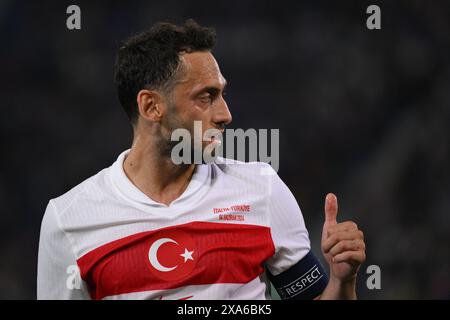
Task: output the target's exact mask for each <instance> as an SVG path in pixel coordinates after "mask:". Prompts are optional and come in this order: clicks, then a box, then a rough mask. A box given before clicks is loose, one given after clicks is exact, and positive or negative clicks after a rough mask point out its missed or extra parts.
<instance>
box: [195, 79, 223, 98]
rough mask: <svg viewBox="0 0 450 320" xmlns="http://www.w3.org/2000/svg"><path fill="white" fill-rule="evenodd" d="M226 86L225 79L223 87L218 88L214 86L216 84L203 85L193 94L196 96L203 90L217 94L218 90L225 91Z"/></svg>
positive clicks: (203, 91)
mask: <svg viewBox="0 0 450 320" xmlns="http://www.w3.org/2000/svg"><path fill="white" fill-rule="evenodd" d="M227 86H228V81H227V80H226V79H225V84H224V86H223V89H220V88H219V87H216V86H206V87H203V88H202V89H200V90H199V91H198V92H197V93H196V94H195V95H196V96H198V95H199V94H202V93H205V92H208V93H211V94H218V93H219V92H220V91H225V89H226V88H227Z"/></svg>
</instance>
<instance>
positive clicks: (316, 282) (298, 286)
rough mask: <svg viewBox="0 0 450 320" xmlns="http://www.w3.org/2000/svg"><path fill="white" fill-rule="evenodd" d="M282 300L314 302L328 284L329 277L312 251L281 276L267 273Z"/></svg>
mask: <svg viewBox="0 0 450 320" xmlns="http://www.w3.org/2000/svg"><path fill="white" fill-rule="evenodd" d="M267 274H268V277H269V280H270V281H271V282H272V283H273V285H274V287H275V289H277V292H278V294H279V295H280V297H281V299H295V300H312V299H314V298H315V297H317V296H318V295H320V294H321V293H322V292H323V290H324V289H325V287H326V286H327V284H328V276H327V274H326V272H325V270H324V269H323V267H322V265H321V264H320V262H319V260H317V258H316V257H315V256H314V254H313V253H312V252H311V251H310V252H308V254H307V255H306V256H305V257H304V258H303V259H301V260H300V261H299V262H297V264H295V265H294V266H292V267H290V268H289V269H288V270H286V271H283V272H282V273H280V274H279V275H276V276H274V275H272V274H271V273H270V272H267Z"/></svg>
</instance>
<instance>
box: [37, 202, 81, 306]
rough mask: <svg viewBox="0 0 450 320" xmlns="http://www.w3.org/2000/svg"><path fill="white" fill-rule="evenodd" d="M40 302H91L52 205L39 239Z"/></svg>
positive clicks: (38, 278)
mask: <svg viewBox="0 0 450 320" xmlns="http://www.w3.org/2000/svg"><path fill="white" fill-rule="evenodd" d="M37 299H39V300H64V299H74V300H81V299H90V298H89V294H88V292H87V288H86V285H85V283H84V282H83V281H82V280H81V278H80V276H79V269H78V266H77V262H76V256H75V254H74V252H73V247H72V245H71V243H70V241H69V238H68V237H67V235H66V234H65V232H64V231H63V230H62V229H61V227H60V225H59V223H58V218H57V216H56V209H55V206H54V204H53V203H52V201H50V202H49V204H48V205H47V209H46V211H45V214H44V218H43V220H42V224H41V233H40V239H39V253H38V270H37Z"/></svg>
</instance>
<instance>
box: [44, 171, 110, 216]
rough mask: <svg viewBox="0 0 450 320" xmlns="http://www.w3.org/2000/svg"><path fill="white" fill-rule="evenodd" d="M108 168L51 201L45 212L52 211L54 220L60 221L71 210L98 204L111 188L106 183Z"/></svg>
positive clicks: (107, 182)
mask: <svg viewBox="0 0 450 320" xmlns="http://www.w3.org/2000/svg"><path fill="white" fill-rule="evenodd" d="M110 168H111V167H108V168H105V169H103V170H101V171H100V172H98V173H97V174H95V175H93V176H91V177H89V178H87V179H85V180H84V181H82V182H81V183H79V184H78V185H76V186H74V187H73V188H72V189H70V190H68V191H67V192H65V193H64V194H62V195H60V196H58V197H56V198H53V199H51V200H50V201H49V204H48V207H47V211H49V210H50V211H53V214H54V215H55V218H56V219H57V220H60V219H61V217H62V216H64V215H65V214H66V212H69V211H70V209H72V208H76V207H78V206H80V205H83V204H86V203H88V202H92V201H95V202H98V203H100V202H101V201H102V198H104V197H105V195H106V194H108V193H109V189H110V188H111V184H110V183H109V181H108V179H109V170H110ZM46 213H47V212H46Z"/></svg>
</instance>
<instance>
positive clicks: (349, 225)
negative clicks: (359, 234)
mask: <svg viewBox="0 0 450 320" xmlns="http://www.w3.org/2000/svg"><path fill="white" fill-rule="evenodd" d="M355 230H358V225H357V224H356V223H354V222H353V221H345V222H341V223H338V224H335V225H333V226H331V227H328V228H327V235H328V236H330V235H331V234H333V233H335V232H341V231H355Z"/></svg>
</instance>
